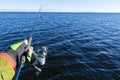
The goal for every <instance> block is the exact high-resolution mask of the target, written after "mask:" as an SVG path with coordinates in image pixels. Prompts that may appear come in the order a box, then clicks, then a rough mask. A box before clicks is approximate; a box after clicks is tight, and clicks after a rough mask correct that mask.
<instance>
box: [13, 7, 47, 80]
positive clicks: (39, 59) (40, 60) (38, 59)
mask: <svg viewBox="0 0 120 80" xmlns="http://www.w3.org/2000/svg"><path fill="white" fill-rule="evenodd" d="M41 9H42V6H41V7H40V9H39V12H40V11H41ZM38 16H39V14H38ZM34 29H35V26H33V27H32V30H31V31H30V32H31V33H30V36H29V40H28V46H27V48H26V49H25V52H26V51H28V49H29V47H30V46H31V42H32V33H33V31H34ZM43 49H44V50H43V54H42V55H38V54H37V53H36V52H35V51H34V50H33V53H32V54H33V56H34V57H35V59H36V60H37V61H38V62H39V64H40V65H44V64H45V59H46V55H47V47H43ZM40 57H41V58H40ZM24 63H25V56H22V58H21V62H20V65H19V67H18V70H17V74H16V75H15V78H14V80H18V77H19V75H20V71H21V69H22V67H23V64H24ZM33 66H34V68H35V69H37V70H38V71H39V72H41V69H40V68H38V67H37V66H36V65H35V64H33Z"/></svg>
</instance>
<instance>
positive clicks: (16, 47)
mask: <svg viewBox="0 0 120 80" xmlns="http://www.w3.org/2000/svg"><path fill="white" fill-rule="evenodd" d="M27 45H28V40H26V39H25V40H24V41H22V42H18V43H15V44H13V45H11V46H10V47H9V49H8V50H7V51H6V53H7V54H9V55H10V56H11V57H12V58H13V59H14V60H15V61H16V63H17V64H19V63H20V60H21V56H22V55H23V53H24V52H25V49H26V47H27Z"/></svg>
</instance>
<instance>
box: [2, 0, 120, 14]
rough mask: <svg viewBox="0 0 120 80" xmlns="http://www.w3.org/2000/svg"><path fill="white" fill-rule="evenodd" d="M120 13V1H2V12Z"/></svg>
mask: <svg viewBox="0 0 120 80" xmlns="http://www.w3.org/2000/svg"><path fill="white" fill-rule="evenodd" d="M40 7H41V8H42V9H41V11H42V12H120V0H0V11H33V12H34V11H35V12H38V11H39V9H40Z"/></svg>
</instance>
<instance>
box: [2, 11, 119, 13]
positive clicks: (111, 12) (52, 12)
mask: <svg viewBox="0 0 120 80" xmlns="http://www.w3.org/2000/svg"><path fill="white" fill-rule="evenodd" d="M2 12H26V13H27V12H33V13H34V12H35V13H37V12H38V11H0V13H2ZM39 13H120V12H97V11H96V12H95V11H93V12H92V11H90V12H89V11H83V12H82V11H78V12H77V11H76V12H75V11H63V12H62V11H41V12H39Z"/></svg>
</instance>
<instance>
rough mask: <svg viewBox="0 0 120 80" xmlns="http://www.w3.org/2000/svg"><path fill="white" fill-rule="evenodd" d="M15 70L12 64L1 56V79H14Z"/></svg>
mask: <svg viewBox="0 0 120 80" xmlns="http://www.w3.org/2000/svg"><path fill="white" fill-rule="evenodd" d="M14 75H15V70H14V69H13V67H12V66H11V64H10V63H9V62H8V61H7V60H6V59H4V58H0V80H12V79H13V77H14Z"/></svg>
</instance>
